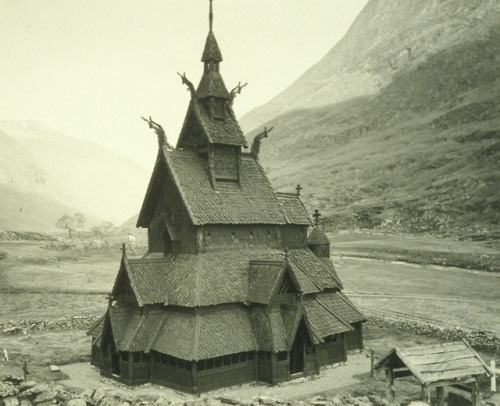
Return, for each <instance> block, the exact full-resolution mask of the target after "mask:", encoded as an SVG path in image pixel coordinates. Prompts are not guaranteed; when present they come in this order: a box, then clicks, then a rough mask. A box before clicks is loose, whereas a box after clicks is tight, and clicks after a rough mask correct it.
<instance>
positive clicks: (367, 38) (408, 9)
mask: <svg viewBox="0 0 500 406" xmlns="http://www.w3.org/2000/svg"><path fill="white" fill-rule="evenodd" d="M499 8H500V4H499V2H498V0H423V1H420V0H371V1H370V2H368V3H367V5H366V6H365V7H364V9H363V10H362V11H361V13H360V14H359V16H358V17H357V18H356V20H355V21H354V23H353V24H352V25H351V27H350V28H349V30H348V31H347V33H346V35H345V36H344V37H343V38H342V40H341V41H339V42H338V43H337V44H336V45H335V46H334V47H333V48H332V49H331V51H330V52H328V53H327V54H326V55H325V56H324V57H323V58H322V59H321V61H319V62H318V63H317V64H315V65H314V66H312V67H311V68H310V69H309V70H307V71H306V72H305V73H304V74H303V75H302V76H301V77H300V78H299V79H298V80H297V81H296V82H294V83H293V84H292V85H291V86H289V87H288V88H287V89H285V90H284V91H283V92H282V93H280V94H279V95H277V96H276V97H275V98H274V99H272V100H271V101H270V102H269V103H267V104H265V105H263V106H261V107H258V108H256V109H254V110H252V111H250V112H249V113H247V114H245V115H244V116H243V117H242V118H241V120H240V124H241V126H242V128H243V129H244V131H250V130H252V129H254V128H255V127H257V126H260V125H262V124H263V123H265V122H266V121H268V120H269V119H272V118H273V117H275V116H277V115H279V114H282V113H284V112H286V111H290V110H294V109H300V108H314V107H320V106H325V105H328V104H332V103H337V102H340V101H343V100H348V99H350V98H353V97H356V96H364V95H369V94H376V93H378V92H379V91H380V90H381V89H383V88H384V87H385V86H386V85H388V84H389V83H391V82H392V80H393V78H394V76H395V75H396V74H398V72H400V71H402V70H405V71H408V70H412V69H415V68H416V67H417V66H419V65H420V64H422V63H425V61H426V60H427V58H428V57H429V56H431V55H433V54H436V53H438V52H441V51H442V50H445V49H447V48H449V47H452V46H454V45H457V44H461V43H463V42H469V43H474V42H475V41H476V40H479V39H481V38H484V36H487V35H488V33H489V31H490V29H491V27H492V26H496V25H497V24H498V12H499ZM306 45H307V44H306ZM298 55H299V56H300V52H298Z"/></svg>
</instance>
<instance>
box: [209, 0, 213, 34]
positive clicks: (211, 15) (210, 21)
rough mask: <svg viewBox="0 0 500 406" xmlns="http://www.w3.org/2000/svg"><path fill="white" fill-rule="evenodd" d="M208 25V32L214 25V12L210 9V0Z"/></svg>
mask: <svg viewBox="0 0 500 406" xmlns="http://www.w3.org/2000/svg"><path fill="white" fill-rule="evenodd" d="M208 25H209V27H210V32H212V27H213V25H214V12H213V10H212V0H210V12H209V13H208Z"/></svg>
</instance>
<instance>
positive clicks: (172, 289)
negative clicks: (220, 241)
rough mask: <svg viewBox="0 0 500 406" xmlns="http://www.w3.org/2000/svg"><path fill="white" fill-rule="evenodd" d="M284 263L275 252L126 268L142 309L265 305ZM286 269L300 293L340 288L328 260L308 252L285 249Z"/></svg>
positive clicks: (191, 257) (184, 257) (140, 262)
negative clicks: (148, 306)
mask: <svg viewBox="0 0 500 406" xmlns="http://www.w3.org/2000/svg"><path fill="white" fill-rule="evenodd" d="M284 258H285V253H284V252H283V251H280V250H276V249H267V250H248V249H239V250H234V251H217V252H206V253H200V254H184V253H181V254H179V255H177V256H176V257H175V258H173V257H167V258H153V259H148V258H144V259H130V260H128V261H127V262H126V263H128V266H127V268H126V269H127V274H128V275H130V279H131V280H134V281H137V280H138V279H139V278H140V279H141V282H140V284H139V283H135V284H134V286H136V289H137V288H138V287H139V286H141V287H140V288H138V289H145V290H146V291H145V292H142V291H140V292H139V293H138V294H137V296H138V297H141V301H142V303H146V304H153V303H162V304H164V303H166V302H168V304H169V305H175V306H185V307H195V306H211V305H216V304H222V303H237V302H240V303H242V302H246V301H252V302H254V303H269V300H270V299H271V295H272V294H273V293H274V292H275V290H276V285H277V283H278V282H279V280H280V279H281V275H282V274H283V272H284V271H285V263H284ZM286 267H287V269H288V270H289V272H290V277H291V279H292V281H293V283H294V284H295V285H296V288H297V289H298V290H299V291H300V292H302V293H319V292H322V291H324V290H325V289H340V288H341V285H340V284H339V282H338V280H337V276H336V273H335V268H334V267H333V264H332V263H331V261H330V260H329V259H327V258H318V257H316V256H315V255H314V254H313V253H312V252H310V251H309V250H306V249H297V250H290V251H289V252H288V263H287V265H286ZM149 289H151V290H149Z"/></svg>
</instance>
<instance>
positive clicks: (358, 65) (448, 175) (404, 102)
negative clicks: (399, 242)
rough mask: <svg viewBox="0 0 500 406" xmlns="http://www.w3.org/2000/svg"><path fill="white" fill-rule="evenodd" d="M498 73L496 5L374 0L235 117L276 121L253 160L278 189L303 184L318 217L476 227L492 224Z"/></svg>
mask: <svg viewBox="0 0 500 406" xmlns="http://www.w3.org/2000/svg"><path fill="white" fill-rule="evenodd" d="M391 27H392V28H391ZM363 78H364V79H367V78H369V80H368V79H367V80H364V79H363ZM498 78H500V3H498V2H496V1H459V0H447V1H437V0H425V1H418V2H417V1H411V2H406V1H405V2H402V1H399V0H390V1H385V0H384V1H380V0H372V1H370V2H369V3H368V4H367V6H366V8H365V9H364V10H363V11H362V13H361V14H360V16H359V17H358V19H357V20H356V21H355V22H354V24H353V26H352V27H351V29H350V30H349V31H348V33H347V34H346V36H345V37H344V39H343V40H342V41H341V42H340V43H339V44H338V45H337V46H335V47H334V48H333V49H332V51H331V52H330V53H329V54H328V55H327V56H325V58H324V59H323V60H322V61H321V62H320V63H319V64H317V65H316V66H314V67H312V68H311V69H310V70H309V71H308V72H306V73H305V74H304V76H303V77H302V78H301V79H299V80H298V81H297V82H296V83H294V84H293V85H292V86H290V88H288V89H287V90H286V91H285V92H283V93H282V94H281V95H279V96H278V97H277V98H276V99H274V100H273V101H272V102H271V103H269V104H268V105H266V106H263V107H262V108H260V109H258V110H256V111H254V112H252V113H251V114H249V115H248V116H246V117H244V118H243V119H242V122H243V123H244V125H246V128H249V127H251V126H253V125H255V124H256V123H261V124H262V125H267V126H275V129H274V131H273V132H272V133H271V135H270V138H269V139H266V140H265V141H264V144H263V148H262V150H261V162H262V163H263V165H264V166H265V167H266V169H268V170H269V172H270V177H271V180H272V182H273V183H274V184H275V185H276V186H277V187H278V188H279V189H282V190H286V189H292V188H293V187H294V185H295V184H296V183H300V184H301V185H302V186H304V191H303V194H304V200H305V201H306V202H308V204H309V205H310V207H311V209H312V208H319V209H320V210H321V211H322V212H323V215H324V218H326V222H327V223H335V225H336V226H338V227H340V228H352V227H364V228H386V229H391V230H396V231H409V232H431V233H440V234H454V235H456V234H458V235H463V234H471V233H472V234H476V233H484V232H488V231H490V230H492V229H495V228H497V227H498V224H499V220H500V219H499V213H500V192H499V190H500V188H498V184H499V182H500V170H499V168H500V165H499V152H500V81H499V79H498ZM255 132H256V130H254V131H252V132H251V133H250V134H249V138H251V137H252V136H253V135H254V134H255Z"/></svg>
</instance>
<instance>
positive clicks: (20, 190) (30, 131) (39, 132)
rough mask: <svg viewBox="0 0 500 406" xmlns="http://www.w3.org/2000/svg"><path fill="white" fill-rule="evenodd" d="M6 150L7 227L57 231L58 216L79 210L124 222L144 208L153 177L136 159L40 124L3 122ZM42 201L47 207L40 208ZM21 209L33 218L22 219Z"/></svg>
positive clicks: (2, 154)
mask: <svg viewBox="0 0 500 406" xmlns="http://www.w3.org/2000/svg"><path fill="white" fill-rule="evenodd" d="M0 147H1V148H0V186H2V194H3V196H2V202H3V205H2V219H3V220H1V221H0V227H1V228H4V229H5V228H6V227H7V225H9V227H10V228H11V229H25V228H24V227H25V225H26V224H31V228H29V230H43V229H45V227H46V226H48V225H51V226H52V227H51V228H53V226H54V221H55V220H54V216H56V219H57V218H59V217H60V216H62V215H63V214H65V213H66V214H70V215H72V214H74V213H75V212H82V213H84V214H86V215H87V216H89V217H90V218H94V219H96V221H97V220H109V221H112V222H114V223H121V222H123V221H124V219H126V218H128V217H130V216H131V215H132V214H133V213H134V212H136V211H137V208H138V207H140V203H141V199H142V197H143V194H144V192H145V189H146V187H147V178H148V174H146V173H145V172H144V171H143V170H142V169H140V168H138V167H137V166H136V165H134V164H133V163H132V162H131V161H129V160H127V159H125V158H122V157H120V156H117V155H115V154H114V153H113V152H111V151H109V150H106V149H105V148H102V147H99V146H97V145H95V144H91V143H88V142H85V141H83V140H80V139H77V138H73V137H70V136H68V135H64V134H60V133H57V132H56V131H54V130H52V129H49V128H47V127H45V126H44V125H42V124H40V123H36V122H32V121H25V122H13V121H10V122H9V121H2V122H0ZM30 196H31V197H30ZM29 200H31V201H29ZM7 202H8V203H7ZM36 202H43V204H41V203H40V204H39V205H38V206H36V208H35V206H34V204H35V203H36ZM28 203H29V204H28ZM21 207H24V209H23V211H24V210H28V207H31V209H32V211H31V213H32V215H31V216H28V214H27V212H24V216H22V215H21V214H22V212H19V211H18V209H19V208H21ZM11 208H12V210H11ZM16 210H17V211H16ZM63 210H67V211H63ZM68 211H69V212H68ZM46 215H47V216H48V217H46ZM27 217H30V218H31V220H30V221H29V222H26V221H25V220H26V218H27ZM37 219H38V220H37ZM17 222H19V224H18V226H16V224H17Z"/></svg>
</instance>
